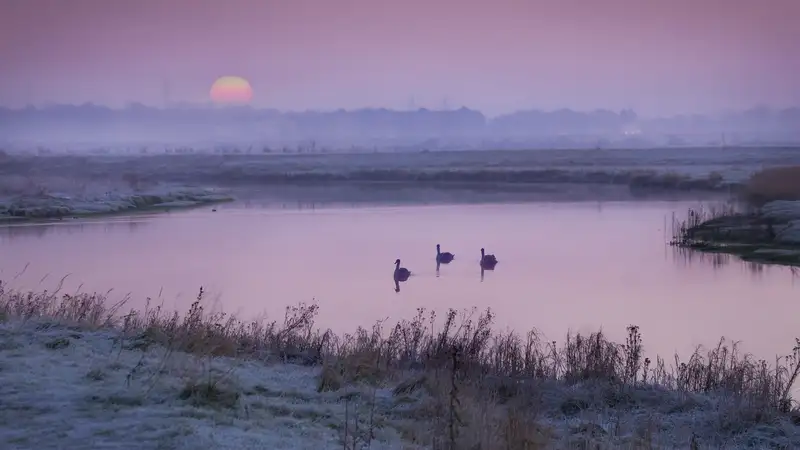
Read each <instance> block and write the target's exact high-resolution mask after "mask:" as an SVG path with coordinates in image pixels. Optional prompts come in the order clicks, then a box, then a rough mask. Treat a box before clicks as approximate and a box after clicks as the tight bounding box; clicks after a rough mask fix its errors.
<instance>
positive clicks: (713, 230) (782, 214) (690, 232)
mask: <svg viewBox="0 0 800 450" xmlns="http://www.w3.org/2000/svg"><path fill="white" fill-rule="evenodd" d="M673 231H674V237H673V240H672V242H671V244H672V245H674V246H678V247H683V248H692V249H697V250H702V251H709V252H723V253H730V254H734V255H738V256H740V257H741V258H742V259H744V260H746V261H753V262H762V263H772V264H782V265H790V266H800V166H788V167H775V168H767V169H764V170H761V171H759V172H757V173H755V174H753V176H751V177H750V179H749V180H748V181H747V183H745V184H744V185H743V186H742V187H741V188H740V189H739V190H738V192H736V195H735V199H734V202H733V203H731V204H728V205H726V206H725V207H723V208H720V209H714V210H711V211H706V210H690V211H689V212H688V217H687V219H686V220H685V221H683V222H680V223H678V224H676V225H675V227H674V230H673Z"/></svg>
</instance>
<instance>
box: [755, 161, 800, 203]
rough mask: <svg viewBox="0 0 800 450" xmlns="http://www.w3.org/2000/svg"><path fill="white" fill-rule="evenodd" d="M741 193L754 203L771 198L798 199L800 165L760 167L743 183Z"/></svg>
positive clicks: (799, 194) (764, 201) (770, 199)
mask: <svg viewBox="0 0 800 450" xmlns="http://www.w3.org/2000/svg"><path fill="white" fill-rule="evenodd" d="M741 195H742V197H743V199H744V200H746V201H747V202H750V203H752V204H755V205H763V204H764V203H767V202H770V201H773V200H800V166H784V167H769V168H766V169H762V170H760V171H758V172H756V173H754V174H753V175H752V176H751V177H750V179H749V180H748V181H747V182H746V183H745V184H744V186H743V187H742V193H741Z"/></svg>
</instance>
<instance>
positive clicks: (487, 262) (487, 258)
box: [481, 249, 497, 270]
mask: <svg viewBox="0 0 800 450" xmlns="http://www.w3.org/2000/svg"><path fill="white" fill-rule="evenodd" d="M496 264H497V258H495V257H494V255H487V254H486V251H485V250H484V249H481V267H485V268H486V269H489V270H491V269H494V266H495V265H496Z"/></svg>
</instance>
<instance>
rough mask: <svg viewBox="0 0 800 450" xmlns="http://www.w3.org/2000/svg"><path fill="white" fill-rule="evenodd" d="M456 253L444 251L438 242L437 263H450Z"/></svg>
mask: <svg viewBox="0 0 800 450" xmlns="http://www.w3.org/2000/svg"><path fill="white" fill-rule="evenodd" d="M455 256H456V255H454V254H452V253H450V252H442V246H441V245H439V244H436V263H437V264H438V263H442V264H449V263H450V262H452V261H453V258H455Z"/></svg>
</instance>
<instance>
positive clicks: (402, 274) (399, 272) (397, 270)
mask: <svg viewBox="0 0 800 450" xmlns="http://www.w3.org/2000/svg"><path fill="white" fill-rule="evenodd" d="M394 265H395V267H394V279H395V280H397V281H406V280H408V277H409V276H410V275H411V272H410V271H409V270H408V269H406V268H405V267H400V258H398V259H397V260H396V261H395V262H394Z"/></svg>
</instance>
